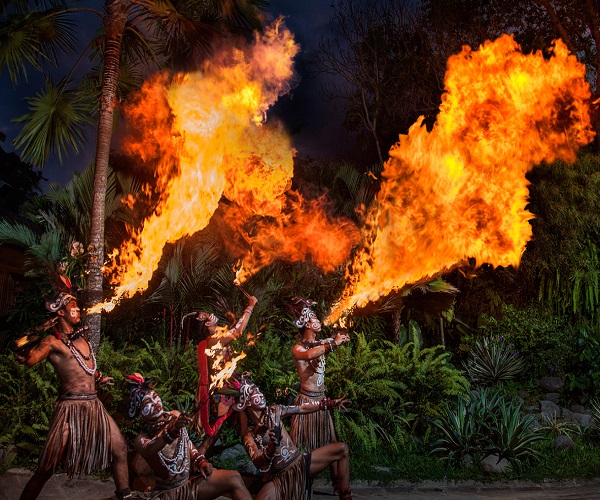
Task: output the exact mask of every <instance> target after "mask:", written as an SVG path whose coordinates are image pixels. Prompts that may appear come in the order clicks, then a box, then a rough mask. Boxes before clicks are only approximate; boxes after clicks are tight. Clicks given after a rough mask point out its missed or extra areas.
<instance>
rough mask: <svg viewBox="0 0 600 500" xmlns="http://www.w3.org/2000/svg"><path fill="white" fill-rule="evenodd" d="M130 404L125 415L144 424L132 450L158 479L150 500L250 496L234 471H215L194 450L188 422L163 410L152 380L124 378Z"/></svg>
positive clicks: (246, 499) (237, 499)
mask: <svg viewBox="0 0 600 500" xmlns="http://www.w3.org/2000/svg"><path fill="white" fill-rule="evenodd" d="M126 378H127V379H128V380H129V383H130V393H129V394H130V405H129V411H128V414H127V416H128V417H129V418H135V417H137V416H138V415H140V416H141V418H142V419H143V420H144V425H143V427H142V429H141V431H140V433H139V434H138V436H137V437H136V438H135V442H134V447H135V449H136V450H137V451H138V452H139V453H140V455H141V456H142V457H143V458H144V459H145V460H146V462H148V465H149V466H150V467H151V468H152V470H153V471H154V475H155V476H156V478H157V482H156V486H155V488H154V492H153V493H152V494H151V497H150V498H152V499H158V498H160V499H161V500H203V499H211V498H217V497H219V496H221V495H230V496H231V498H232V499H233V500H251V499H252V497H251V495H250V493H249V492H248V490H247V489H246V486H245V485H244V481H243V480H242V477H241V476H240V474H239V472H237V471H230V470H214V469H213V468H212V465H211V464H210V462H208V460H206V458H205V457H204V455H202V454H200V452H199V451H198V450H197V449H196V448H195V447H194V445H193V443H192V442H191V441H190V438H189V437H188V433H187V429H186V426H187V425H188V424H190V423H191V419H190V418H189V417H187V416H186V415H185V414H181V413H179V412H178V411H176V410H173V411H170V412H168V411H164V410H163V406H162V400H161V399H160V397H159V396H158V394H157V393H156V391H155V390H154V389H153V386H152V379H148V378H144V377H143V376H142V375H140V374H139V373H135V374H133V375H127V376H126Z"/></svg>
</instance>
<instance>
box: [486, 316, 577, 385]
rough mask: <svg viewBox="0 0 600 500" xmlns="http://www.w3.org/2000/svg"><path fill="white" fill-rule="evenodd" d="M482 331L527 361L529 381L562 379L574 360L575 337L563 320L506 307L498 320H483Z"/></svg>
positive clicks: (489, 318)
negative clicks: (551, 378)
mask: <svg viewBox="0 0 600 500" xmlns="http://www.w3.org/2000/svg"><path fill="white" fill-rule="evenodd" d="M481 328H482V330H483V332H484V333H485V335H486V336H490V337H496V338H499V339H501V340H504V341H505V342H506V343H508V344H512V345H513V346H514V348H515V350H516V351H517V352H518V353H519V354H520V355H521V356H522V357H523V358H525V359H526V360H527V372H526V375H528V376H530V377H532V378H539V377H545V376H548V375H554V376H562V375H564V374H565V373H566V372H567V371H568V369H569V367H570V366H572V365H573V363H574V361H575V359H576V353H577V344H576V338H577V337H576V335H574V329H573V327H572V326H570V324H569V322H568V321H567V319H566V318H565V317H554V316H552V315H550V314H547V313H542V312H540V311H538V310H537V309H536V308H533V307H530V308H528V309H524V310H518V309H515V308H514V307H512V306H506V305H505V306H503V307H502V316H501V317H500V318H491V317H486V318H484V319H483V322H482V325H481Z"/></svg>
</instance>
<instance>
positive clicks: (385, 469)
mask: <svg viewBox="0 0 600 500" xmlns="http://www.w3.org/2000/svg"><path fill="white" fill-rule="evenodd" d="M371 468H372V469H373V470H376V471H377V472H384V473H385V474H389V473H390V472H392V470H393V469H392V468H391V467H383V466H380V465H373V466H372V467H371Z"/></svg>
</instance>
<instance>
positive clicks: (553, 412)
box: [540, 401, 560, 419]
mask: <svg viewBox="0 0 600 500" xmlns="http://www.w3.org/2000/svg"><path fill="white" fill-rule="evenodd" d="M540 412H541V413H543V414H545V415H548V416H549V417H550V419H553V418H554V417H558V416H560V407H559V406H558V405H557V404H556V403H553V402H552V401H540Z"/></svg>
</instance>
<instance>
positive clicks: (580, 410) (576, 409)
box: [571, 405, 585, 413]
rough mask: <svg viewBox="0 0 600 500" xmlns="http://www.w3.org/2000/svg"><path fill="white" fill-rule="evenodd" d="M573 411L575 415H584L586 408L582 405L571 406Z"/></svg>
mask: <svg viewBox="0 0 600 500" xmlns="http://www.w3.org/2000/svg"><path fill="white" fill-rule="evenodd" d="M571 411H572V412H573V413H583V412H584V411H585V408H584V407H583V406H581V405H571Z"/></svg>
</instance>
